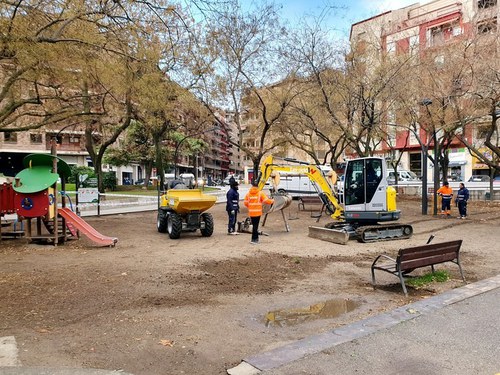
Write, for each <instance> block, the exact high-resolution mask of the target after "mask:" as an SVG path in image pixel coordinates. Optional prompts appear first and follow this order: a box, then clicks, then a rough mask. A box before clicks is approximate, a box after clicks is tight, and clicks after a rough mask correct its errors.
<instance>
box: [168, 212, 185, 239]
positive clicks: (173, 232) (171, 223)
mask: <svg viewBox="0 0 500 375" xmlns="http://www.w3.org/2000/svg"><path fill="white" fill-rule="evenodd" d="M167 231H168V236H169V237H170V238H171V239H173V240H176V239H178V238H179V237H180V236H181V232H182V219H181V217H180V216H179V215H177V214H175V213H171V214H170V215H168V220H167Z"/></svg>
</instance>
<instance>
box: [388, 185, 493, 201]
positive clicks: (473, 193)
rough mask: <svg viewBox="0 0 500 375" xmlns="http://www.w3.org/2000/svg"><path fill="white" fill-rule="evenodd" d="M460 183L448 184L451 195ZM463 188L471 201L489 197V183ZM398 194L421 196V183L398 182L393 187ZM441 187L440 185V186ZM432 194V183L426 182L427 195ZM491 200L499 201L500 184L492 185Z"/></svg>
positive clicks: (455, 191)
mask: <svg viewBox="0 0 500 375" xmlns="http://www.w3.org/2000/svg"><path fill="white" fill-rule="evenodd" d="M459 184H460V182H454V181H453V182H450V187H451V188H452V189H453V193H454V194H455V196H456V193H457V191H458V189H459ZM464 184H465V186H466V187H467V189H468V190H469V195H470V199H471V200H484V199H489V197H490V183H489V182H464ZM393 186H394V187H395V188H396V190H397V192H398V194H404V195H409V196H412V195H414V196H420V197H421V196H422V181H406V182H399V183H398V185H393ZM440 186H441V184H440ZM433 193H434V182H432V181H428V182H427V194H428V195H432V194H433ZM493 200H500V184H499V183H494V184H493Z"/></svg>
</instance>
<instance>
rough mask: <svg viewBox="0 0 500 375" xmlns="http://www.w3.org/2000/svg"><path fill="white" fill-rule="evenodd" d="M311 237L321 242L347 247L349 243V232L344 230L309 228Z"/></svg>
mask: <svg viewBox="0 0 500 375" xmlns="http://www.w3.org/2000/svg"><path fill="white" fill-rule="evenodd" d="M309 237H312V238H317V239H319V240H323V241H328V242H333V243H336V244H339V245H346V244H347V242H348V241H349V232H347V231H346V230H344V229H330V228H325V227H314V226H310V227H309Z"/></svg>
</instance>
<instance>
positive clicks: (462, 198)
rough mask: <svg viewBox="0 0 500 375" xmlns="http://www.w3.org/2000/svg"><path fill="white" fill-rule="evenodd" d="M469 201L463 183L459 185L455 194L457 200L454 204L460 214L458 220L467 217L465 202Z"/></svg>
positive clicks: (467, 192) (467, 191)
mask: <svg viewBox="0 0 500 375" xmlns="http://www.w3.org/2000/svg"><path fill="white" fill-rule="evenodd" d="M468 200H469V189H467V188H466V187H465V184H464V183H463V182H461V183H460V189H459V190H458V193H457V198H456V199H455V203H456V204H457V206H458V212H459V213H460V216H459V217H458V218H459V219H465V218H466V217H467V201H468Z"/></svg>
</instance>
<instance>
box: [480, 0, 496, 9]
mask: <svg viewBox="0 0 500 375" xmlns="http://www.w3.org/2000/svg"><path fill="white" fill-rule="evenodd" d="M495 5H497V0H478V2H477V7H478V9H486V8H491V7H494V6H495Z"/></svg>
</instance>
